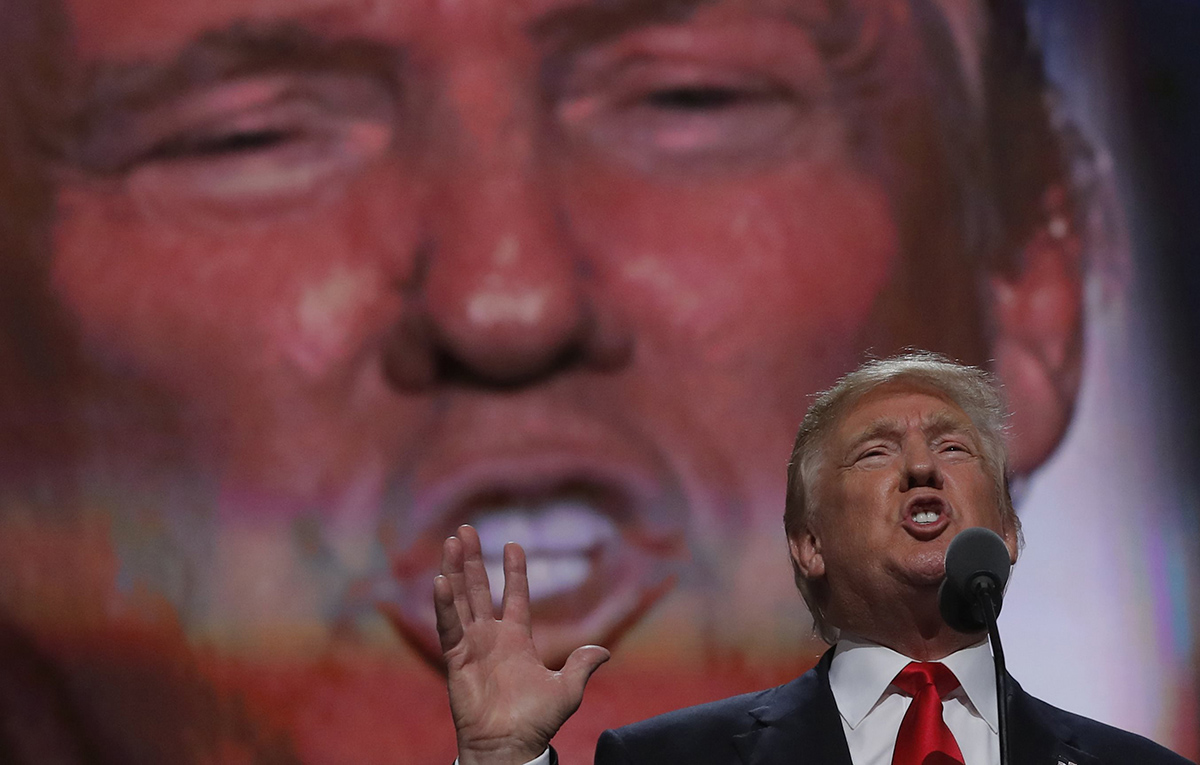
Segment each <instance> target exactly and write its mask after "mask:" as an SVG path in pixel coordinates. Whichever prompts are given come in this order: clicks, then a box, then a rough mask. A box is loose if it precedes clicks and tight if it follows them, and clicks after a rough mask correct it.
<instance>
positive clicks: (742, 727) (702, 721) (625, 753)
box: [595, 671, 819, 765]
mask: <svg viewBox="0 0 1200 765" xmlns="http://www.w3.org/2000/svg"><path fill="white" fill-rule="evenodd" d="M818 682H819V681H818V679H817V677H816V675H815V673H814V672H811V671H810V672H809V673H806V674H805V675H803V676H801V677H799V678H797V679H796V680H793V681H791V682H790V683H786V684H784V685H780V686H776V687H774V688H768V689H766V690H762V691H755V692H753V693H746V694H742V695H740V696H731V697H729V698H725V699H721V700H719V701H711V702H708V703H707V704H699V705H697V706H693V707H685V708H684V709H677V710H675V711H673V712H667V713H665V714H661V715H658V716H656V717H651V718H648V719H646V720H642V721H640V722H636V723H632V724H630V725H626V726H623V727H620V728H616V729H613V730H607V731H605V732H604V733H603V734H602V735H601V736H600V740H599V742H597V744H596V760H595V762H596V765H632V764H634V763H637V764H638V765H640V764H641V763H646V764H647V765H648V764H649V763H661V762H688V763H725V762H740V761H741V760H740V759H739V758H738V756H737V751H736V750H735V749H734V739H735V738H736V737H737V736H739V735H741V734H744V733H747V732H748V731H751V730H753V729H755V728H758V727H761V724H762V722H761V719H762V717H763V716H764V714H765V712H764V710H776V711H778V710H781V709H787V708H790V707H792V706H793V705H794V704H795V702H796V700H797V699H799V698H801V697H803V696H805V694H808V693H812V692H813V689H814V688H815V687H816V685H817V683H818Z"/></svg>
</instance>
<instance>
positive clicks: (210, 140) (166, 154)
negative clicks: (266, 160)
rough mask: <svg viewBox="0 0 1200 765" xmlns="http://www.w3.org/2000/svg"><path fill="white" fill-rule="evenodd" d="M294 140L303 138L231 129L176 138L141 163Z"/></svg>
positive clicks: (289, 133) (278, 132)
mask: <svg viewBox="0 0 1200 765" xmlns="http://www.w3.org/2000/svg"><path fill="white" fill-rule="evenodd" d="M295 140H303V136H302V135H300V134H299V133H298V132H295V131H289V130H285V129H275V130H272V129H262V130H244V131H238V130H233V131H230V132H227V133H217V134H216V135H203V134H201V135H196V136H179V137H177V138H174V139H172V140H170V141H168V142H167V143H164V144H163V145H161V146H159V147H158V148H156V149H155V150H154V151H152V152H151V153H150V154H149V156H147V157H146V158H145V161H146V162H158V161H172V160H179V159H187V158H205V157H220V156H222V155H229V154H239V153H250V152H255V151H265V150H267V149H271V148H274V147H277V146H281V145H283V144H284V143H286V142H288V141H295Z"/></svg>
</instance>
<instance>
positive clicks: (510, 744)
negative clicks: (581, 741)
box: [434, 526, 608, 765]
mask: <svg viewBox="0 0 1200 765" xmlns="http://www.w3.org/2000/svg"><path fill="white" fill-rule="evenodd" d="M504 575H505V583H504V604H503V606H502V616H501V618H500V619H496V618H495V613H494V609H493V606H492V599H491V592H490V590H489V588H488V582H487V573H486V571H485V569H484V565H483V559H482V555H481V553H480V549H479V537H478V536H477V535H476V534H475V531H474V529H471V528H470V527H467V526H464V527H462V528H461V529H460V530H459V537H458V538H455V537H451V538H450V539H449V540H447V541H446V545H445V547H444V548H443V557H442V576H439V577H438V578H437V580H435V583H434V604H435V606H436V608H437V620H438V633H439V635H440V637H441V643H442V651H443V654H444V656H445V660H446V668H447V674H448V681H447V682H448V684H449V689H450V710H451V713H452V714H453V716H454V726H455V729H456V731H457V733H458V742H459V756H460V760H461V761H462V762H463V765H468V763H469V762H488V763H496V764H497V765H500V764H501V763H518V764H519V763H524V762H527V761H529V760H532V759H533V758H535V757H536V756H538V755H539V754H541V753H542V752H543V751H544V750H545V748H546V746H547V745H548V744H549V741H550V738H551V737H552V736H553V735H554V733H555V732H556V731H557V730H558V728H559V727H560V726H561V725H562V724H563V723H564V722H565V721H566V720H567V718H568V717H570V716H571V714H572V713H574V711H575V710H576V709H578V707H579V703H580V701H581V700H582V699H583V688H584V685H585V683H586V682H587V678H588V677H589V676H590V675H591V673H592V671H594V670H595V668H596V667H597V666H599V665H600V664H601V663H602V662H603V661H604V660H606V659H607V658H608V652H607V651H605V650H604V649H603V648H600V647H598V646H586V647H584V648H580V649H577V650H576V651H575V652H574V653H573V654H572V655H571V657H570V658H569V659H568V660H567V664H566V666H564V667H563V669H562V671H560V672H553V671H551V670H549V669H547V668H546V667H545V665H544V664H542V662H541V660H540V659H539V658H538V656H537V652H536V651H535V649H534V645H533V637H532V634H531V632H530V618H529V585H528V581H527V580H526V578H525V556H524V552H523V551H522V550H521V548H520V547H519V546H517V545H515V544H510V545H508V546H507V547H506V549H505V551H504Z"/></svg>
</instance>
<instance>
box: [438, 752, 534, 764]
mask: <svg viewBox="0 0 1200 765" xmlns="http://www.w3.org/2000/svg"><path fill="white" fill-rule="evenodd" d="M454 765H458V760H457V759H456V760H455V761H454ZM525 765H550V750H549V749H547V750H546V751H544V752H542V753H541V755H540V756H538V757H536V758H534V759H532V760H530V761H529V762H527V763H525Z"/></svg>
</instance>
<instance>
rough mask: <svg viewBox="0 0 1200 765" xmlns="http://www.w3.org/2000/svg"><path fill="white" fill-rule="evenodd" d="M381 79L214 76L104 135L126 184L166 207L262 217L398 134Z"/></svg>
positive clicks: (344, 171) (361, 162)
mask: <svg viewBox="0 0 1200 765" xmlns="http://www.w3.org/2000/svg"><path fill="white" fill-rule="evenodd" d="M395 120H396V115H395V102H394V99H393V97H392V95H391V93H390V92H389V91H388V90H387V88H386V87H384V86H383V85H382V84H381V83H378V82H374V81H372V80H371V79H370V78H366V77H357V76H342V75H329V74H325V75H311V76H307V75H298V76H284V75H278V76H271V77H264V78H249V79H247V80H239V81H236V82H227V83H218V84H216V85H212V86H208V87H206V88H204V89H203V90H200V91H198V92H188V93H183V94H180V95H179V96H178V97H176V98H174V99H173V100H171V101H169V102H167V103H163V104H159V105H156V106H154V107H153V108H147V109H146V110H144V111H138V110H136V109H133V110H131V111H130V113H128V114H126V115H124V118H123V119H121V120H117V121H116V124H118V125H121V126H122V129H121V130H120V131H118V133H117V134H116V135H115V136H113V135H110V136H104V137H103V140H102V141H99V142H98V143H99V144H100V145H103V146H111V147H113V148H114V149H115V150H116V152H115V153H116V154H117V155H118V156H123V157H124V158H123V159H122V160H121V165H120V166H121V167H122V168H124V169H123V170H122V172H123V173H124V175H125V177H126V179H127V183H128V187H129V189H130V193H131V194H133V195H134V196H135V198H137V199H139V200H141V201H142V202H143V203H144V204H145V205H147V207H148V209H153V210H155V211H156V212H157V213H160V214H167V215H170V216H177V217H178V216H183V217H194V216H197V215H199V216H210V215H213V214H217V215H220V216H222V217H227V216H240V217H244V216H258V215H263V214H268V213H271V212H278V211H281V210H285V209H289V208H294V207H296V206H298V205H302V204H308V203H310V202H311V201H312V199H313V195H314V194H317V193H319V192H323V191H325V190H327V189H331V188H337V186H338V184H340V183H344V182H347V181H349V180H350V179H351V178H353V177H354V176H355V175H356V174H357V173H359V172H360V171H361V169H362V168H364V167H365V166H366V165H368V164H369V163H370V162H372V161H374V160H376V159H378V158H380V157H381V156H382V155H383V154H385V152H386V151H387V150H388V148H389V147H390V146H391V145H392V143H393V131H394V128H393V125H394V123H395Z"/></svg>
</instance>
